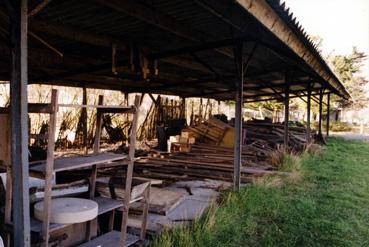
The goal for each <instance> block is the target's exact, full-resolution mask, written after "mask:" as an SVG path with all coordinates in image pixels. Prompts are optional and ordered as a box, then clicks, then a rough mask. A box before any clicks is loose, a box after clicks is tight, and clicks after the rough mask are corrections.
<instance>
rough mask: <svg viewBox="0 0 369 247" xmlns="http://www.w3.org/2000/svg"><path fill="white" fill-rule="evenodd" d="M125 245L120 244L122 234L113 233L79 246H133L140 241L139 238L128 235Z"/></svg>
mask: <svg viewBox="0 0 369 247" xmlns="http://www.w3.org/2000/svg"><path fill="white" fill-rule="evenodd" d="M126 236H127V237H126V240H125V242H124V245H120V244H119V238H120V232H118V231H111V232H108V233H106V234H103V235H101V236H99V237H97V238H95V239H93V240H91V241H89V242H87V243H84V244H81V245H79V246H80V247H117V246H126V247H127V246H131V245H133V244H135V243H137V242H138V241H139V238H138V237H137V236H135V235H132V234H128V233H127V234H126Z"/></svg>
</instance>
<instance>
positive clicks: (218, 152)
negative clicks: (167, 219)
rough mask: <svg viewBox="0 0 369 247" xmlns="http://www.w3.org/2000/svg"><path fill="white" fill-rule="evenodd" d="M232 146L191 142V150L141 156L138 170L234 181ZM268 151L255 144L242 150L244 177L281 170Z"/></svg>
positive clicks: (145, 173) (175, 177) (161, 175)
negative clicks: (270, 159) (275, 164)
mask: <svg viewBox="0 0 369 247" xmlns="http://www.w3.org/2000/svg"><path fill="white" fill-rule="evenodd" d="M233 157H234V155H233V149H232V148H224V147H219V146H215V145H209V144H194V145H191V151H190V152H178V153H171V154H161V155H157V156H155V155H154V156H151V157H145V158H141V159H138V160H137V161H136V163H135V169H136V172H139V173H142V174H143V176H148V177H151V178H161V179H173V180H179V179H199V178H202V179H205V178H208V179H217V180H224V181H232V179H233V159H234V158H233ZM267 157H268V156H267V152H265V151H264V150H263V149H259V148H256V147H252V146H245V147H243V150H242V168H241V181H242V182H243V183H247V182H252V181H253V180H254V179H255V178H257V177H260V176H264V175H269V174H274V173H279V172H277V171H274V170H273V169H274V168H273V167H271V166H269V165H268V164H267V162H266V160H267Z"/></svg>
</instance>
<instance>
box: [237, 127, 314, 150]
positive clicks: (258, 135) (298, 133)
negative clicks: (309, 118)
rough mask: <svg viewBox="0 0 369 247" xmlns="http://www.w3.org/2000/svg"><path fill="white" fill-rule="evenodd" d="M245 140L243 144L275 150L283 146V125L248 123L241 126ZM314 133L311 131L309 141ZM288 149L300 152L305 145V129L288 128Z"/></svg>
mask: <svg viewBox="0 0 369 247" xmlns="http://www.w3.org/2000/svg"><path fill="white" fill-rule="evenodd" d="M243 128H244V132H245V133H246V138H245V139H244V143H245V144H249V145H252V146H257V147H260V145H262V147H263V148H266V149H269V150H275V149H276V148H277V146H278V145H280V144H283V137H284V125H283V124H279V123H268V122H266V121H248V122H247V123H245V124H244V125H243ZM314 134H315V131H311V135H312V136H311V139H313V136H314ZM288 144H289V147H290V149H291V150H294V151H302V150H303V148H304V147H305V146H306V144H307V140H306V128H305V127H296V126H293V127H292V126H290V127H289V143H288Z"/></svg>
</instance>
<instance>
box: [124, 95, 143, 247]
mask: <svg viewBox="0 0 369 247" xmlns="http://www.w3.org/2000/svg"><path fill="white" fill-rule="evenodd" d="M139 105H140V97H139V96H136V98H135V107H136V112H135V114H134V116H133V120H132V128H131V134H130V138H129V139H130V140H129V153H128V159H129V163H128V167H127V174H126V185H125V190H124V191H125V193H124V205H123V213H122V214H123V215H122V217H123V218H122V225H121V229H120V230H121V235H120V246H121V247H123V246H124V244H125V241H126V232H127V223H128V213H129V204H130V201H131V187H132V176H133V166H134V162H135V149H136V133H137V119H138V114H139Z"/></svg>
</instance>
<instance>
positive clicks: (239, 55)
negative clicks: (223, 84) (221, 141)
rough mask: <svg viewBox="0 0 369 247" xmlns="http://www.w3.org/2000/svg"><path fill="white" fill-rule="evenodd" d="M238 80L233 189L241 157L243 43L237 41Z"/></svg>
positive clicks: (237, 177)
mask: <svg viewBox="0 0 369 247" xmlns="http://www.w3.org/2000/svg"><path fill="white" fill-rule="evenodd" d="M234 56H235V60H236V66H237V73H238V80H237V82H236V104H235V107H236V108H235V136H234V164H233V165H234V167H233V189H234V190H239V189H240V185H241V159H242V152H241V150H242V122H243V118H242V115H243V114H242V113H243V108H242V106H243V80H244V74H243V73H244V69H243V44H242V43H238V44H236V45H235V47H234Z"/></svg>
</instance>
